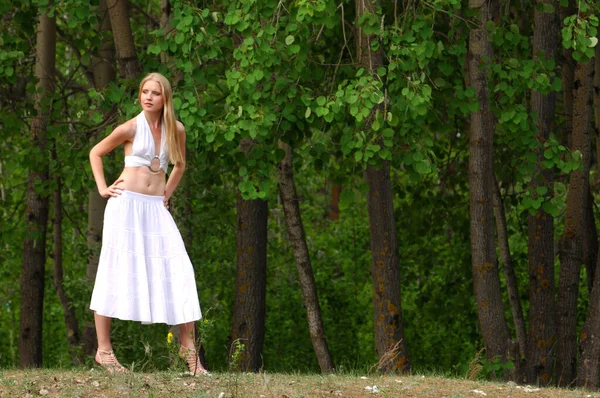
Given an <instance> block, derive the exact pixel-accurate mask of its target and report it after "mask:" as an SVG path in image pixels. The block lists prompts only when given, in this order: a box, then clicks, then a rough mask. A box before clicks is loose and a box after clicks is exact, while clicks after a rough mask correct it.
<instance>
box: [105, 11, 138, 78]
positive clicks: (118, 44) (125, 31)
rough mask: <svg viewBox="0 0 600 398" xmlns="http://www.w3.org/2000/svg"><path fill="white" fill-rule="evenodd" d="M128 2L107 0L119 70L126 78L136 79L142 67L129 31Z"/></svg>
mask: <svg viewBox="0 0 600 398" xmlns="http://www.w3.org/2000/svg"><path fill="white" fill-rule="evenodd" d="M128 3H129V2H128V1H127V0H107V5H108V13H109V15H110V24H111V28H112V31H113V39H114V41H115V49H116V51H117V61H118V63H119V72H120V74H121V76H123V77H125V78H126V79H137V78H138V77H139V76H140V74H141V73H142V67H141V65H140V61H139V60H138V58H137V53H136V50H135V43H134V40H133V34H132V32H131V24H130V22H129V9H128Z"/></svg>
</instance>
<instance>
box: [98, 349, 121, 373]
mask: <svg viewBox="0 0 600 398" xmlns="http://www.w3.org/2000/svg"><path fill="white" fill-rule="evenodd" d="M94 359H95V360H96V362H97V363H98V365H100V366H102V367H103V368H104V369H106V371H107V372H108V373H110V374H113V373H129V370H127V369H126V368H125V366H123V365H121V364H120V363H119V361H117V357H115V353H114V352H113V351H105V350H100V349H98V351H96V358H94Z"/></svg>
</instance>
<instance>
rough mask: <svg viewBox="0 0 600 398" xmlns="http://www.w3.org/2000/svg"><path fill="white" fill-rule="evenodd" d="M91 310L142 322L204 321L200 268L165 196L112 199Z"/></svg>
mask: <svg viewBox="0 0 600 398" xmlns="http://www.w3.org/2000/svg"><path fill="white" fill-rule="evenodd" d="M90 309H91V310H94V311H96V312H97V313H98V314H99V315H104V316H107V317H111V318H119V319H124V320H133V321H141V322H142V323H166V324H168V325H178V324H181V323H187V322H191V321H195V320H198V319H200V318H202V312H201V311H200V303H199V301H198V292H197V291H196V280H195V278H194V269H193V267H192V263H191V261H190V258H189V257H188V255H187V252H186V251H185V246H184V244H183V239H182V238H181V234H180V233H179V230H178V229H177V225H175V222H174V221H173V217H172V216H171V213H169V211H168V210H167V209H166V208H165V206H164V204H163V196H150V195H144V194H139V193H136V192H132V191H123V192H122V194H121V195H119V196H118V197H116V198H110V199H109V200H108V203H107V205H106V210H105V212H104V230H103V232H102V251H101V252H100V262H99V264H98V272H97V274H96V283H95V285H94V291H93V293H92V301H91V304H90Z"/></svg>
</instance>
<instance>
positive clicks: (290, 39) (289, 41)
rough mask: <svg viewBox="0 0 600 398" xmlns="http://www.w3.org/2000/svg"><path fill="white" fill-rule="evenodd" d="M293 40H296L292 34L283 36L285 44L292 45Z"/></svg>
mask: <svg viewBox="0 0 600 398" xmlns="http://www.w3.org/2000/svg"><path fill="white" fill-rule="evenodd" d="M294 40H296V39H295V38H294V36H292V35H289V36H288V37H286V38H285V44H287V45H288V46H290V45H292V44H293V43H294Z"/></svg>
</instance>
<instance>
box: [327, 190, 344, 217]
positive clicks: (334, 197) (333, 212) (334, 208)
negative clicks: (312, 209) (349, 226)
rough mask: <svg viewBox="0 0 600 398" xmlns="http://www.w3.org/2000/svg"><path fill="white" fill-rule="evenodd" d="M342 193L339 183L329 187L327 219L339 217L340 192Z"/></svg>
mask: <svg viewBox="0 0 600 398" xmlns="http://www.w3.org/2000/svg"><path fill="white" fill-rule="evenodd" d="M341 193H342V186H341V185H333V186H332V187H331V202H330V205H329V219H330V220H332V221H335V220H337V219H339V218H340V194H341Z"/></svg>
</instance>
